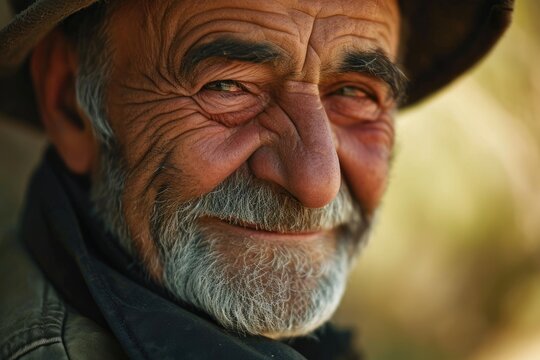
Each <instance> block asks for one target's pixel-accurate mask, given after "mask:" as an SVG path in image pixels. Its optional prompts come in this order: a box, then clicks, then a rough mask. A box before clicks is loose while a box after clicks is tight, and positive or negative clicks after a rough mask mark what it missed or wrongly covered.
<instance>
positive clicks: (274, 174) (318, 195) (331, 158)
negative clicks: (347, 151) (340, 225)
mask: <svg viewBox="0 0 540 360" xmlns="http://www.w3.org/2000/svg"><path fill="white" fill-rule="evenodd" d="M313 87H314V88H313ZM259 123H260V125H261V126H263V127H264V128H266V129H267V130H268V132H269V133H270V134H271V135H270V137H269V138H270V140H269V142H268V143H267V145H265V146H263V147H261V148H259V149H258V150H257V151H256V152H255V153H254V154H253V155H252V156H251V158H250V160H249V166H250V168H251V170H252V172H253V174H254V175H255V176H256V177H257V178H260V179H263V180H266V181H270V182H273V183H275V184H277V185H279V186H281V187H282V188H284V189H285V190H287V191H288V192H289V193H290V194H291V195H292V196H293V197H295V198H296V199H297V200H298V201H300V202H301V203H302V205H304V206H305V207H309V208H320V207H323V206H325V205H327V204H328V203H330V202H331V201H332V200H333V199H334V198H335V197H336V195H337V193H338V191H339V187H340V185H341V171H340V166H339V160H338V156H337V152H336V145H335V144H334V139H333V134H332V129H331V127H330V122H329V121H328V117H327V115H326V111H325V109H324V106H323V104H322V102H321V100H320V97H319V94H318V90H317V87H316V85H313V84H305V83H299V84H294V85H293V86H290V87H289V89H288V91H287V92H286V93H285V95H283V96H281V97H280V99H279V100H278V101H277V102H276V103H275V104H273V105H272V106H269V107H268V109H267V111H266V112H265V113H264V114H262V115H261V116H260V119H259Z"/></svg>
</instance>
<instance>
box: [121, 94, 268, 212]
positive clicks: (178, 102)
mask: <svg viewBox="0 0 540 360" xmlns="http://www.w3.org/2000/svg"><path fill="white" fill-rule="evenodd" d="M149 105H150V104H147V106H146V109H144V110H142V109H140V110H135V109H131V110H130V112H131V116H126V117H125V119H127V121H126V124H127V126H126V127H125V129H124V132H123V135H124V137H123V138H124V141H123V144H122V148H123V149H124V153H125V158H126V159H127V161H128V164H127V166H128V168H129V169H130V172H129V178H128V187H127V188H126V196H129V197H131V198H133V199H136V200H137V201H138V202H140V201H143V199H144V200H146V201H147V204H148V205H151V204H153V202H154V201H155V194H156V193H157V192H158V191H162V190H163V189H164V188H166V189H167V190H168V191H173V192H174V193H175V198H177V199H178V200H179V201H186V200H190V199H192V198H194V197H196V196H199V195H202V194H205V193H207V192H209V191H210V190H212V189H213V188H214V187H215V186H217V185H218V184H219V183H220V182H222V181H223V180H224V179H225V178H226V177H227V176H229V175H230V174H231V173H232V172H233V171H234V170H235V169H237V168H238V167H239V166H240V165H241V164H242V163H243V162H245V161H246V160H247V158H248V157H249V156H250V155H251V154H252V152H253V151H254V150H255V149H256V148H257V147H258V146H260V143H259V141H260V134H259V132H260V129H259V128H258V127H256V126H255V125H254V124H253V123H250V122H247V123H244V124H239V125H237V126H230V124H226V123H224V122H222V121H217V120H215V119H213V115H211V114H208V112H207V111H205V110H204V109H203V108H202V107H201V106H199V105H198V104H197V102H196V101H194V100H192V99H191V98H178V99H175V100H169V101H162V102H160V103H159V104H152V105H151V106H149ZM134 114H136V116H133V115H134ZM128 150H129V151H128ZM128 192H129V195H128Z"/></svg>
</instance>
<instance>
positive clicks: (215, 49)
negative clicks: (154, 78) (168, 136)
mask: <svg viewBox="0 0 540 360" xmlns="http://www.w3.org/2000/svg"><path fill="white" fill-rule="evenodd" d="M215 57H220V58H225V59H227V60H237V61H244V62H250V63H255V64H264V63H268V62H273V61H276V60H279V59H280V58H283V57H285V56H284V54H283V51H282V50H281V49H280V48H278V47H277V46H274V45H272V44H269V43H264V42H262V43H261V42H249V41H245V40H241V39H235V38H232V37H223V38H218V39H216V40H214V41H212V42H209V43H206V44H201V45H198V46H195V47H193V48H191V49H190V50H189V51H188V52H187V53H186V54H185V55H184V57H183V59H182V63H181V65H180V73H181V75H182V76H183V77H189V75H190V74H192V73H193V71H194V70H195V68H196V67H197V65H198V64H199V63H201V62H202V61H204V60H207V59H210V58H215Z"/></svg>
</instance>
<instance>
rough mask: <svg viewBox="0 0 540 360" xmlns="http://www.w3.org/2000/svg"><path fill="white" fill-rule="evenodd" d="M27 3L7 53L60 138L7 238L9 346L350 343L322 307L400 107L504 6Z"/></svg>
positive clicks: (382, 175)
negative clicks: (15, 230) (16, 227)
mask: <svg viewBox="0 0 540 360" xmlns="http://www.w3.org/2000/svg"><path fill="white" fill-rule="evenodd" d="M13 3H14V8H15V9H16V12H17V14H18V15H16V17H15V18H14V20H13V21H12V23H11V24H10V25H8V26H7V27H6V28H4V29H3V30H2V32H0V54H1V56H2V58H1V60H0V68H1V69H3V70H4V73H5V74H8V73H14V72H16V71H18V73H19V74H21V73H22V74H27V75H28V74H29V75H30V78H31V80H32V83H33V89H34V96H35V100H36V101H35V103H36V107H37V110H38V113H39V117H40V119H41V122H42V125H43V128H44V130H45V132H46V134H47V136H48V138H49V140H50V142H51V144H52V147H51V148H50V149H49V150H48V151H47V153H46V155H45V156H44V159H43V162H42V164H41V165H40V167H39V168H38V169H37V171H36V173H35V175H34V177H33V179H32V181H31V184H30V188H29V191H28V196H27V204H26V208H25V211H24V214H23V216H22V220H21V223H20V228H19V231H18V233H17V235H16V236H14V237H13V238H12V239H8V240H6V241H4V243H3V245H2V249H1V256H2V261H1V265H0V266H1V269H2V271H1V274H2V275H1V281H2V285H1V286H2V300H1V302H0V304H1V308H0V316H1V318H2V319H3V320H2V327H1V328H0V341H1V355H0V356H1V357H2V358H6V359H19V358H22V359H37V358H39V359H42V358H43V359H57V358H58V359H60V358H73V359H86V358H88V359H94V358H95V359H109V358H122V357H125V356H126V355H127V356H128V357H130V358H133V359H172V358H179V359H183V358H187V359H223V358H231V359H266V358H279V359H301V358H304V357H307V358H321V359H331V358H336V359H338V358H356V355H355V354H354V351H353V350H352V349H350V348H349V347H348V346H349V345H348V344H346V341H344V340H346V337H347V335H346V334H344V333H343V332H340V331H339V330H337V329H334V328H332V327H330V326H328V325H325V326H323V325H324V324H325V323H326V322H327V321H328V319H329V318H330V317H331V315H332V313H333V312H334V310H335V309H336V307H337V305H338V303H339V300H340V298H341V296H342V294H343V291H344V287H345V282H346V278H347V273H348V271H349V269H350V267H351V264H352V262H353V260H354V258H355V257H356V255H357V254H358V252H359V249H360V248H361V247H362V243H363V239H365V237H366V234H367V231H368V229H369V227H370V223H371V220H372V218H373V216H374V212H375V210H376V209H377V206H378V204H379V202H380V199H381V196H382V194H383V192H384V189H385V186H386V182H387V178H388V172H389V162H390V159H391V155H392V150H393V143H394V122H393V115H394V113H395V111H396V109H397V108H398V107H399V106H401V105H408V104H411V103H413V102H415V101H417V100H419V99H421V98H423V97H425V96H426V95H428V94H430V93H432V92H433V91H435V90H436V89H438V88H440V87H441V86H443V85H445V84H446V83H448V82H449V81H450V80H452V79H453V78H455V77H457V76H458V75H459V74H461V73H462V72H464V71H465V70H466V69H467V68H469V67H470V66H472V65H473V64H474V63H475V62H476V61H477V60H478V59H479V58H480V57H481V56H482V55H484V54H485V53H486V52H487V51H488V50H489V48H490V47H491V46H492V45H493V44H494V43H495V41H496V39H497V38H498V37H499V36H500V34H501V33H502V31H503V30H504V28H505V27H506V25H507V24H508V22H509V17H510V13H511V5H512V3H511V1H501V0H499V1H497V0H490V1H488V0H485V1H475V2H470V1H454V2H450V3H449V2H446V3H442V4H435V2H433V1H404V2H403V4H401V3H400V2H398V1H397V0H354V1H351V0H334V1H298V0H279V1H271V2H268V1H251V0H209V1H200V2H198V1H191V0H181V1H173V0H163V1H157V0H153V1H151V0H137V1H109V2H103V1H99V2H96V1H92V0H84V1H83V0H78V1H75V0H71V1H70V0H62V1H58V0H57V1H51V0H37V1H34V2H31V3H32V4H28V3H29V2H28V1H26V2H25V1H17V0H15V1H13ZM398 63H403V64H404V68H403V69H400V66H398V65H397V64H398ZM17 69H19V70H17ZM404 74H407V77H408V78H409V80H410V86H409V93H408V94H405V85H406V83H407V77H406V75H404ZM6 79H7V77H6ZM5 81H6V84H7V83H8V80H5ZM20 85H21V83H18V86H20ZM406 95H408V96H406ZM4 98H5V99H3V100H4V101H2V102H3V103H17V100H16V99H15V95H10V96H7V95H4ZM26 101H28V103H27V104H31V102H29V101H30V99H27V100H26ZM27 107H31V105H27ZM11 108H12V109H13V108H14V106H11ZM306 335H310V337H306ZM344 342H345V343H344Z"/></svg>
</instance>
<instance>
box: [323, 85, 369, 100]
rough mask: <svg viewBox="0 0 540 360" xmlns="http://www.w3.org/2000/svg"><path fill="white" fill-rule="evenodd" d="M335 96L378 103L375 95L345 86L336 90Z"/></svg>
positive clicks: (354, 87) (364, 90) (361, 89)
mask: <svg viewBox="0 0 540 360" xmlns="http://www.w3.org/2000/svg"><path fill="white" fill-rule="evenodd" d="M333 95H340V96H346V97H351V98H359V99H365V98H368V99H371V100H373V101H377V96H376V95H374V94H373V93H371V92H369V91H367V90H366V89H363V88H359V87H356V86H343V87H341V88H339V89H338V90H336V91H335V92H334V93H333Z"/></svg>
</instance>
